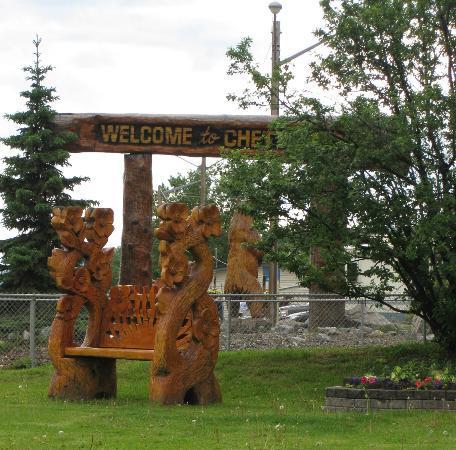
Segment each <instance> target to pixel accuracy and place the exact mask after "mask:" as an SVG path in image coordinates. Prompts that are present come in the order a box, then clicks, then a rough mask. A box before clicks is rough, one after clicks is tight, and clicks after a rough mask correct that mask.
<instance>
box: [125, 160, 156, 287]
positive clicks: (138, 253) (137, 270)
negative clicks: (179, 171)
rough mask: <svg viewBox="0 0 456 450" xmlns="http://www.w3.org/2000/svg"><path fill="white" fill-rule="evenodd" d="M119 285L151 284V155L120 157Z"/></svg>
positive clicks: (147, 285)
mask: <svg viewBox="0 0 456 450" xmlns="http://www.w3.org/2000/svg"><path fill="white" fill-rule="evenodd" d="M123 186H124V191H123V228H122V255H121V264H120V284H132V285H136V286H138V287H139V288H140V289H141V288H143V287H146V288H148V287H149V286H150V284H151V282H152V279H151V277H152V263H151V253H152V192H153V191H152V155H125V156H124V184H123Z"/></svg>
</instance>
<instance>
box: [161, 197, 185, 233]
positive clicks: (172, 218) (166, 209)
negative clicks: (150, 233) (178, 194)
mask: <svg viewBox="0 0 456 450" xmlns="http://www.w3.org/2000/svg"><path fill="white" fill-rule="evenodd" d="M157 215H158V217H160V219H162V222H160V225H159V227H158V228H157V229H156V230H155V236H157V238H158V239H161V240H165V241H173V240H175V239H179V238H180V237H182V235H183V234H184V233H185V228H186V226H187V217H188V215H189V210H188V207H187V205H186V204H185V203H166V204H164V205H161V206H160V207H159V208H158V209H157Z"/></svg>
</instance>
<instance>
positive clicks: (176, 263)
mask: <svg viewBox="0 0 456 450" xmlns="http://www.w3.org/2000/svg"><path fill="white" fill-rule="evenodd" d="M160 261H161V279H162V280H163V281H164V282H165V284H166V285H167V286H170V287H172V286H174V285H175V284H179V283H181V282H182V281H184V278H185V277H186V275H187V272H188V258H187V257H186V256H185V255H184V254H179V253H175V252H169V253H167V254H162V255H161V260H160Z"/></svg>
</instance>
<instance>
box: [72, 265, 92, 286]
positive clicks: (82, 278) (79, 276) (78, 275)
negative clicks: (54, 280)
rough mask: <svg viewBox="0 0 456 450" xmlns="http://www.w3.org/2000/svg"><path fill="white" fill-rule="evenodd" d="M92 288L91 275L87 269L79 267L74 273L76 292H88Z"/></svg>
mask: <svg viewBox="0 0 456 450" xmlns="http://www.w3.org/2000/svg"><path fill="white" fill-rule="evenodd" d="M89 286H90V273H89V271H88V270H87V269H86V268H85V267H78V268H77V269H75V271H74V281H73V288H74V290H75V291H76V292H86V291H87V289H89Z"/></svg>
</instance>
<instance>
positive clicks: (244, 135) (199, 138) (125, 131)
mask: <svg viewBox="0 0 456 450" xmlns="http://www.w3.org/2000/svg"><path fill="white" fill-rule="evenodd" d="M54 120H55V125H56V128H57V129H58V130H61V131H71V132H73V133H75V135H76V139H75V140H74V141H72V142H71V143H70V144H68V145H67V150H68V151H70V152H76V153H79V152H105V153H126V155H125V156H124V165H125V166H124V167H125V169H124V177H123V180H124V191H123V229H122V258H121V269H120V280H119V282H120V284H124V285H127V284H131V285H137V286H142V287H148V286H149V285H150V282H151V273H152V268H151V258H150V254H151V250H152V226H151V223H152V194H153V189H152V154H164V155H185V156H200V157H201V156H212V157H218V156H220V153H221V149H222V148H223V149H226V150H229V149H232V150H233V149H243V150H246V151H248V152H255V151H258V146H259V144H260V143H261V141H262V139H263V136H265V135H269V130H268V127H269V124H270V123H271V120H272V118H271V116H249V115H245V116H209V115H191V116H190V115H164V114H58V115H57V116H56V118H55V119H54ZM115 281H117V280H115Z"/></svg>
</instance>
